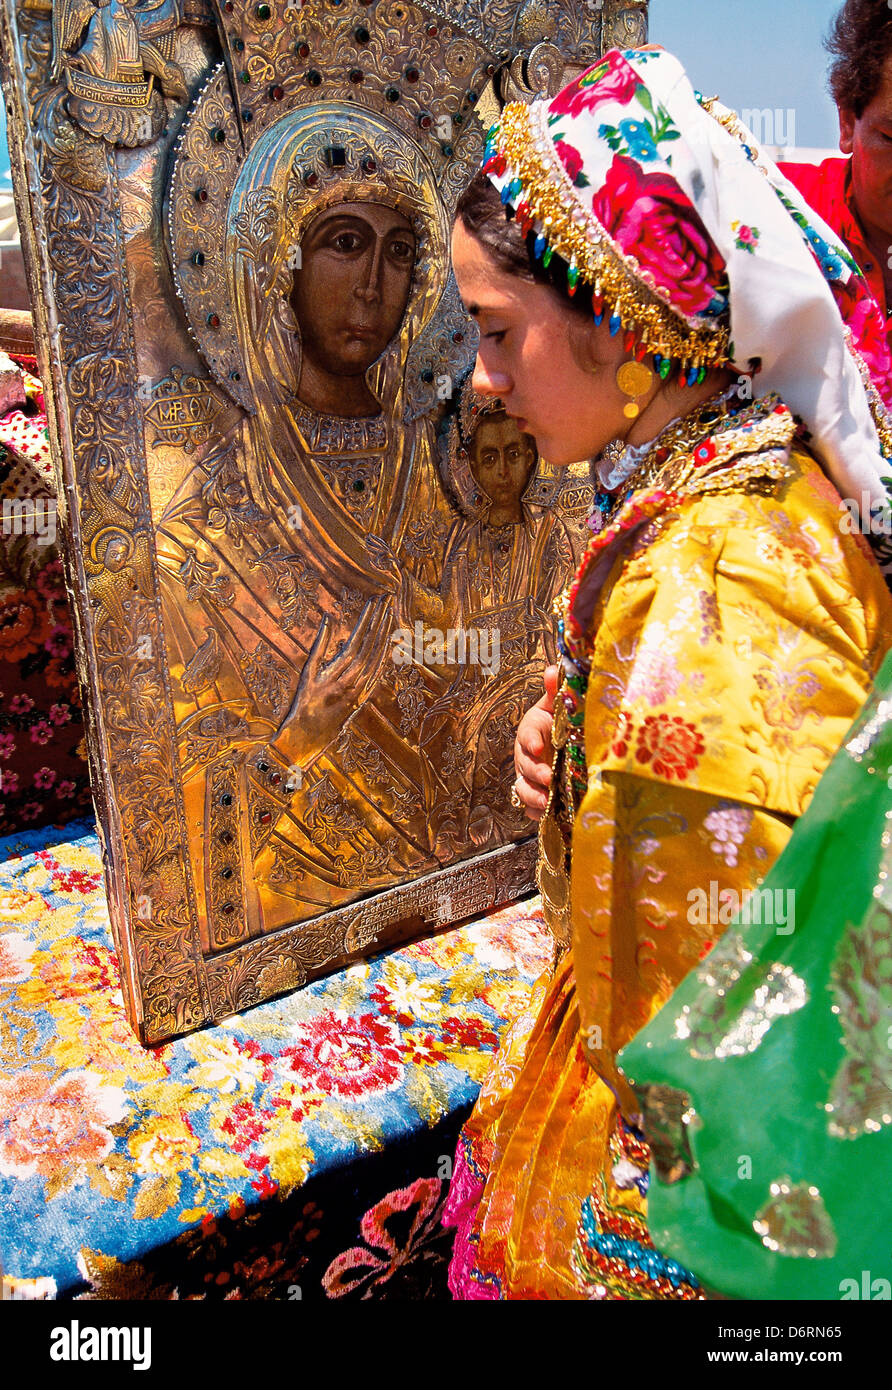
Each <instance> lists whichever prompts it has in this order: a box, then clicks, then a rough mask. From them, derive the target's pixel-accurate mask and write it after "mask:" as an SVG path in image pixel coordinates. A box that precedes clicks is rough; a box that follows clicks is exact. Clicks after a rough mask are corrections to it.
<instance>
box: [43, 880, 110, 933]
mask: <svg viewBox="0 0 892 1390" xmlns="http://www.w3.org/2000/svg"><path fill="white" fill-rule="evenodd" d="M101 882H102V874H91V873H90V872H89V871H88V870H87V869H62V868H57V869H56V870H54V872H53V892H54V893H83V894H84V896H86V895H87V894H88V893H95V892H96V889H97V888H98V887H99V885H100V883H101ZM92 949H93V948H92V947H89V946H87V947H85V953H86V954H89V952H90V951H91V950H92Z"/></svg>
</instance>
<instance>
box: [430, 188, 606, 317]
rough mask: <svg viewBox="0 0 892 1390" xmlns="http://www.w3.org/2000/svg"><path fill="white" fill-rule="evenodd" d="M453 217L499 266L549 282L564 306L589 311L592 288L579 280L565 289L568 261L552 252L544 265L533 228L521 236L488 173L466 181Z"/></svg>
mask: <svg viewBox="0 0 892 1390" xmlns="http://www.w3.org/2000/svg"><path fill="white" fill-rule="evenodd" d="M455 217H456V221H458V222H461V224H462V226H463V227H464V229H465V231H466V232H469V233H470V235H471V236H472V237H475V238H476V239H477V241H479V242H480V244H481V245H482V246H483V247H485V249H486V251H487V252H488V254H489V255H490V256H491V257H492V259H493V260H494V261H495V263H496V265H497V266H498V268H499V270H501V271H504V273H505V274H506V275H514V276H516V277H517V279H519V280H529V281H530V282H531V283H536V284H539V285H550V286H551V287H552V289H554V290H556V292H557V293H558V294H559V295H560V296H561V298H562V299H563V300H564V301H565V302H566V304H567V307H568V308H570V309H576V310H578V311H579V313H580V314H590V313H591V311H592V292H591V289H589V288H587V287H586V286H585V285H584V284H583V283H582V281H580V282H579V285H578V288H577V291H576V294H575V295H569V294H568V293H567V262H566V261H565V260H563V259H562V258H561V257H560V256H558V255H553V256H552V257H551V260H550V262H549V264H548V266H547V268H546V267H545V266H544V265H543V264H542V259H541V257H537V256H536V254H535V251H534V249H533V248H534V246H535V242H536V237H535V234H534V233H533V232H530V233H528V234H527V236H524V235H523V233H522V232H521V230H520V228H519V227H518V225H517V223H516V221H515V220H514V217H513V214H512V213H511V210H510V209H509V208H507V207H505V206H504V204H503V203H502V200H501V198H500V197H499V194H498V191H497V189H496V188H495V186H494V185H493V184H492V183H491V182H490V180H489V177H488V176H487V175H486V174H484V172H483V170H482V169H481V170H479V171H478V172H477V173H476V174H475V175H474V177H473V179H472V180H471V182H470V183H469V184H468V186H467V188H466V189H465V191H464V193H462V195H461V197H460V198H459V200H458V203H457V204H456V208H455Z"/></svg>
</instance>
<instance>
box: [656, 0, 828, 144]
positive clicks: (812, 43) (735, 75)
mask: <svg viewBox="0 0 892 1390" xmlns="http://www.w3.org/2000/svg"><path fill="white" fill-rule="evenodd" d="M841 3H842V0H651V3H650V37H651V42H652V43H660V44H662V45H663V47H664V48H668V49H669V50H670V51H671V52H673V53H675V54H676V56H677V57H678V58H680V59H681V61H682V62H683V63H684V65H685V67H686V68H687V71H688V76H689V77H690V78H691V81H692V82H693V83H694V86H695V87H697V88H699V90H700V91H701V92H702V93H703V94H704V96H719V97H721V99H722V101H723V102H724V103H725V105H726V106H731V107H733V108H734V110H735V111H740V110H742V109H743V108H745V107H759V108H760V109H763V108H765V107H766V106H767V107H770V108H771V109H772V110H774V109H780V110H782V111H784V112H786V111H787V110H788V109H790V110H792V111H793V112H794V113H795V120H796V144H797V145H806V146H818V147H820V148H824V147H826V148H830V149H836V147H837V141H838V135H839V131H838V127H837V124H836V108H835V106H834V105H833V102H832V101H831V99H830V97H829V95H828V93H827V66H828V62H829V58H828V55H827V53H826V52H825V50H824V49H823V47H822V42H821V41H822V39H823V37H824V35H825V34H826V33H827V30H828V29H829V27H830V21H831V19H832V18H833V16H834V15H835V14H836V13H837V11H838V10H839V8H840V6H841Z"/></svg>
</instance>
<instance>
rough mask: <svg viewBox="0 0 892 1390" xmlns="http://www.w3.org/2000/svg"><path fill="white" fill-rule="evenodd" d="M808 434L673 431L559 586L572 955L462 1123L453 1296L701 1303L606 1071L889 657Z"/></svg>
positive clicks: (551, 843)
mask: <svg viewBox="0 0 892 1390" xmlns="http://www.w3.org/2000/svg"><path fill="white" fill-rule="evenodd" d="M794 429H795V426H794V422H793V420H792V418H791V416H790V414H789V412H788V411H787V410H786V407H784V406H783V405H782V404H781V403H780V402H779V401H778V400H777V398H776V397H766V398H765V399H764V400H762V401H757V402H755V403H753V404H752V405H750V406H748V407H745V408H743V407H740V406H737V407H733V406H729V405H728V403H727V402H722V401H719V402H718V403H715V402H713V403H710V406H709V407H708V408H707V407H703V408H701V409H700V410H698V411H697V412H695V413H694V414H693V415H691V416H688V417H686V419H685V420H684V421H682V422H681V423H680V424H679V425H677V426H674V427H670V429H669V430H668V431H664V432H663V434H662V435H661V436H660V437H659V439H658V440H657V441H656V442H655V445H654V447H653V448H652V449H651V450H650V451H649V453H648V455H647V457H646V460H645V462H644V464H643V465H642V466H641V467H640V468H639V470H638V472H637V473H636V474H635V475H633V477H632V479H631V480H630V483H629V485H628V486H627V488H626V491H625V495H624V496H623V497H621V498H620V500H619V504H618V506H617V507H616V508H615V509H614V512H613V515H612V517H611V520H610V524H609V526H608V527H607V528H606V529H605V530H604V531H602V533H601V534H600V535H598V536H596V537H595V538H594V540H593V541H592V542H591V543H590V545H589V547H588V550H587V552H586V554H585V556H584V558H583V561H582V564H581V566H580V570H579V572H578V574H577V576H576V579H575V580H574V582H573V584H572V585H571V586H570V589H569V590H568V592H567V594H566V595H565V596H564V601H563V604H564V632H563V640H564V650H565V652H566V653H567V655H566V656H565V661H564V667H565V682H564V686H563V688H562V691H561V693H560V694H559V696H558V704H557V706H556V710H555V735H554V740H555V745H556V747H557V748H558V754H557V761H556V772H555V779H554V785H553V792H552V805H551V808H550V811H549V813H548V814H547V815H546V817H545V819H544V820H543V822H542V825H541V826H540V886H541V887H542V891H543V899H544V903H545V910H546V916H547V917H548V918H549V920H550V921H551V922H552V924H553V925H554V926H555V927H556V929H557V931H558V934H560V931H561V925H562V922H567V923H568V926H569V934H570V935H571V939H572V946H571V949H570V951H569V952H568V953H567V954H566V955H565V956H564V958H563V960H562V962H561V964H560V965H559V966H558V968H557V971H556V973H555V975H554V978H553V979H552V980H551V981H550V983H549V982H548V981H543V982H541V984H540V995H539V997H540V999H541V1000H542V1006H541V1009H540V1011H539V1014H538V1019H537V1020H536V1021H535V1025H534V1026H533V1027H532V1031H530V1025H531V1023H532V1018H530V1017H528V1018H527V1019H525V1020H524V1019H522V1020H518V1023H517V1024H516V1025H515V1028H514V1029H513V1030H512V1031H511V1032H510V1033H509V1035H508V1036H507V1037H506V1040H505V1043H504V1044H503V1047H502V1050H501V1052H500V1054H499V1057H498V1058H497V1059H496V1062H495V1064H494V1067H493V1070H492V1072H491V1074H490V1076H489V1077H488V1078H487V1081H486V1082H485V1083H484V1087H483V1090H482V1092H481V1096H480V1100H479V1102H478V1105H477V1108H476V1109H475V1112H474V1114H473V1115H472V1117H471V1119H470V1120H469V1122H468V1125H467V1127H466V1130H465V1135H464V1138H463V1152H464V1154H465V1156H466V1161H467V1163H468V1164H469V1167H470V1169H471V1171H472V1172H473V1173H474V1174H475V1175H477V1176H478V1177H481V1178H485V1185H484V1188H483V1196H482V1199H481V1201H480V1204H479V1207H478V1208H477V1212H476V1218H475V1219H474V1222H473V1228H472V1230H471V1233H470V1239H469V1240H468V1241H465V1244H464V1248H463V1249H462V1236H461V1234H460V1236H459V1240H458V1241H457V1246H456V1262H457V1265H456V1266H454V1269H456V1268H457V1266H461V1268H460V1269H459V1270H458V1273H457V1275H456V1277H455V1278H454V1280H453V1288H456V1287H463V1288H464V1289H465V1290H466V1291H467V1290H468V1289H470V1288H472V1287H473V1286H474V1285H476V1286H478V1287H479V1288H480V1290H481V1295H482V1296H489V1297H492V1296H495V1297H502V1298H564V1299H568V1298H569V1299H573V1298H698V1297H703V1291H702V1290H701V1289H700V1288H699V1287H698V1286H697V1283H696V1280H694V1279H693V1277H692V1276H690V1275H688V1273H687V1271H685V1270H682V1269H681V1268H680V1267H679V1266H677V1265H673V1262H672V1261H666V1260H664V1259H663V1258H662V1257H661V1256H660V1254H659V1249H658V1247H659V1233H658V1232H653V1233H649V1232H648V1230H647V1225H646V1211H647V1207H646V1196H645V1192H646V1173H647V1167H648V1161H649V1157H650V1155H649V1151H648V1147H647V1145H646V1144H645V1143H644V1141H643V1136H642V1134H641V1133H640V1131H639V1129H638V1128H637V1124H638V1116H637V1115H636V1111H637V1110H638V1109H639V1106H638V1104H637V1103H636V1101H635V1097H634V1094H633V1092H632V1091H631V1090H630V1089H629V1087H628V1086H627V1084H626V1082H625V1080H624V1078H623V1077H622V1075H621V1074H620V1072H619V1071H618V1070H617V1067H616V1063H615V1057H616V1054H617V1052H618V1051H619V1050H620V1049H621V1048H622V1047H623V1046H624V1045H625V1044H626V1043H627V1042H628V1041H629V1040H630V1039H631V1038H632V1037H634V1035H635V1034H636V1033H637V1032H638V1031H639V1029H641V1028H642V1027H643V1026H644V1025H645V1024H646V1023H647V1022H648V1021H649V1020H650V1018H652V1016H653V1015H654V1014H655V1013H656V1012H657V1011H658V1010H659V1009H660V1008H662V1006H663V1004H664V1003H665V1002H666V1001H667V999H668V998H669V996H670V995H671V994H672V992H673V990H674V989H675V988H676V986H677V985H678V984H679V983H680V981H681V980H682V979H683V978H684V976H685V975H686V974H687V973H688V972H689V971H690V970H691V969H692V968H693V967H694V966H696V965H697V963H698V961H699V960H701V959H702V957H704V956H705V955H706V954H707V953H708V951H709V950H710V949H711V947H712V946H713V944H714V943H715V941H716V940H717V939H718V937H719V936H720V935H721V933H722V932H723V930H724V928H725V926H726V925H727V923H728V922H729V921H730V920H731V917H732V916H733V915H734V913H735V912H736V911H737V910H738V908H739V907H740V906H741V905H742V901H743V900H744V899H745V896H746V895H747V894H748V893H749V892H750V891H752V890H753V889H755V888H757V887H758V885H759V883H760V882H761V880H762V879H763V878H764V876H765V874H766V873H767V871H768V869H769V868H770V867H771V865H772V864H773V862H774V860H775V859H776V858H777V856H778V854H779V853H780V851H781V850H782V849H783V848H784V845H785V844H786V842H787V839H788V838H789V835H790V831H791V827H792V825H793V823H794V821H795V818H796V817H797V816H799V815H800V814H801V813H802V812H803V811H804V810H805V808H806V806H807V805H808V802H809V800H810V798H811V796H812V793H813V791H814V788H815V786H816V784H817V781H818V779H819V777H820V776H821V774H822V772H823V771H824V768H825V767H826V765H827V763H828V762H829V760H830V758H831V756H832V755H833V753H834V752H835V751H836V749H837V747H838V746H839V744H840V742H841V740H842V737H843V735H844V733H845V732H846V730H847V728H848V727H849V725H850V723H851V722H852V720H853V719H854V717H855V715H856V714H857V712H858V710H859V709H860V707H861V705H862V703H863V701H864V699H865V697H866V695H867V693H868V690H869V688H870V685H871V680H872V678H873V676H874V674H875V672H876V670H877V669H878V667H879V665H880V662H881V660H882V658H883V656H884V654H885V652H886V650H887V648H888V647H889V646H890V644H892V599H890V595H889V592H888V590H887V588H886V585H885V583H884V581H883V577H882V575H881V574H880V571H879V568H878V566H877V564H876V561H875V560H874V559H873V556H872V554H871V552H870V550H869V548H868V546H867V544H866V542H865V541H864V540H863V538H861V537H859V536H853V535H850V534H847V533H846V531H845V530H843V527H842V525H841V521H842V519H843V518H844V517H845V516H846V513H845V511H844V509H843V508H842V505H841V502H840V499H839V497H838V495H837V493H836V491H835V490H834V488H833V487H832V485H831V484H830V483H829V482H828V480H827V478H826V477H825V475H824V473H823V472H822V470H821V468H820V466H819V464H818V463H817V462H816V461H815V459H814V458H813V457H812V456H811V455H810V454H809V453H808V452H807V451H806V450H805V449H804V448H802V447H800V446H799V445H798V444H795V443H794V439H793V436H794ZM571 825H572V836H571V837H570V836H568V830H569V828H570V826H571ZM568 838H569V839H570V848H569V854H567V844H566V841H567V839H568ZM568 859H569V865H570V873H569V902H567V887H568V883H567V875H566V868H567V860H568ZM766 910H770V908H769V909H766ZM778 915H779V920H778V923H777V926H778V930H780V931H790V930H795V920H793V921H790V920H789V918H790V916H791V915H792V916H793V917H794V918H795V914H794V913H791V911H790V910H789V909H787V908H786V906H785V905H780V904H779V905H778ZM652 1137H653V1136H652ZM728 1161H729V1163H730V1162H735V1163H736V1161H737V1157H736V1155H729V1158H728ZM651 1235H652V1236H653V1243H652V1241H651ZM654 1245H656V1246H657V1249H656V1250H654ZM465 1296H471V1297H473V1296H478V1295H475V1294H474V1293H467V1292H466V1294H465Z"/></svg>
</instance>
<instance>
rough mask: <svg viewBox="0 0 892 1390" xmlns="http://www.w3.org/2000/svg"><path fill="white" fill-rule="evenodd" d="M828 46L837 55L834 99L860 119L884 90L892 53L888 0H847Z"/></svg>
mask: <svg viewBox="0 0 892 1390" xmlns="http://www.w3.org/2000/svg"><path fill="white" fill-rule="evenodd" d="M826 48H827V51H828V53H832V54H834V55H835V62H833V63H832V64H831V67H830V91H831V93H832V95H833V100H834V101H835V102H836V104H837V106H840V107H843V108H844V109H846V110H849V111H854V113H855V116H856V118H857V119H858V120H860V119H861V117H862V116H863V115H864V112H865V111H866V109H867V107H868V106H869V105H870V103H871V102H872V101H873V100H874V98H875V97H876V96H877V94H878V92H879V90H880V86H881V84H882V80H883V69H884V67H885V65H886V59H887V58H889V57H890V55H892V8H890V7H889V4H888V0H846V3H845V4H844V5H843V7H842V9H841V10H840V12H839V14H838V15H837V16H836V18H835V20H834V21H833V26H832V28H831V30H830V33H829V35H828V37H827V40H826Z"/></svg>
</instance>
